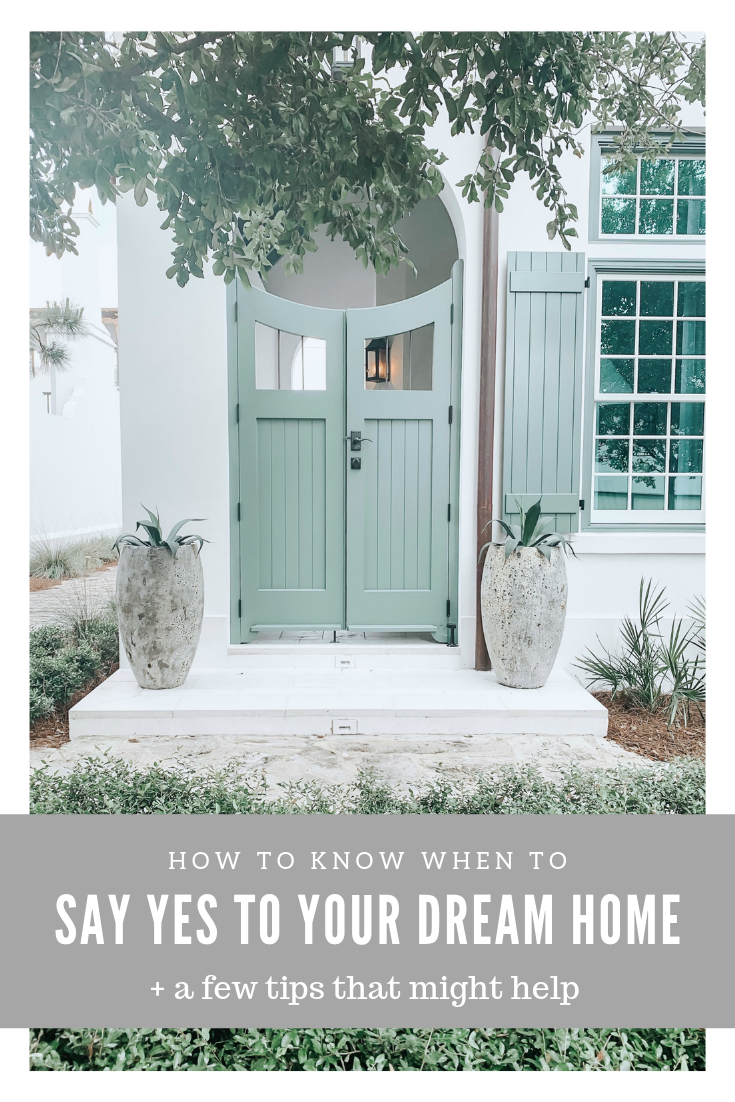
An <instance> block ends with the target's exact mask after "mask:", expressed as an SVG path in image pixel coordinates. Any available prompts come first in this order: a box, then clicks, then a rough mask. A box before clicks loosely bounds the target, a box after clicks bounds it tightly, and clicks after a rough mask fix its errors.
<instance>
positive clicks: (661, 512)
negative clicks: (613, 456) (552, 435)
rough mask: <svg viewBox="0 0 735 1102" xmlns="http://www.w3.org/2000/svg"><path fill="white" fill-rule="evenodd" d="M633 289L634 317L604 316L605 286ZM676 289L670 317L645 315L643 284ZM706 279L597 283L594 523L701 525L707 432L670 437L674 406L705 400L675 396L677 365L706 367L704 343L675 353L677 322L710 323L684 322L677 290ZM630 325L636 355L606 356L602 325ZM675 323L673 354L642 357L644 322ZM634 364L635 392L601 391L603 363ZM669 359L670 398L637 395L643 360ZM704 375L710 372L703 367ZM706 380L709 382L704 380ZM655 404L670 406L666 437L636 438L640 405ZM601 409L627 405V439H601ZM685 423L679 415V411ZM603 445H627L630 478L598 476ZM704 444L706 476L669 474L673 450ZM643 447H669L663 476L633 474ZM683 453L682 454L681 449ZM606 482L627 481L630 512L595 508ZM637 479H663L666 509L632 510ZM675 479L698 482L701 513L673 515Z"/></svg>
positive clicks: (623, 276)
mask: <svg viewBox="0 0 735 1102" xmlns="http://www.w3.org/2000/svg"><path fill="white" fill-rule="evenodd" d="M612 282H618V283H626V282H627V283H634V284H635V312H634V314H617V315H614V314H603V312H602V305H603V297H604V291H605V287H604V285H605V284H606V283H612ZM653 282H661V283H673V284H674V295H673V304H672V313H671V314H670V315H669V314H666V315H662V314H659V315H651V314H642V313H641V284H642V283H653ZM704 282H705V278H704V275H700V274H697V275H691V276H684V275H675V274H672V273H668V272H660V273H655V272H651V273H649V272H640V271H631V272H617V273H614V274H613V273H610V274H605V275H601V276H600V278H599V280H598V292H597V328H596V348H595V380H594V402H593V423H592V486H591V501H590V506H591V518H592V519H593V520H594V519H595V518H597V519H598V520H603V521H607V522H608V523H609V522H610V521H612V520H613V519H614V520H615V521H616V522H622V521H627V522H634V523H636V522H637V523H658V524H671V523H672V522H674V521H678V522H679V523H686V522H689V523H692V522H696V521H698V520H700V519H701V518H702V517H703V514H704V475H705V472H704V431H703V432H702V435H701V436H698V435H693V434H689V435H683V434H681V433H675V434H672V432H671V425H672V407H673V406H674V405H677V406H681V405H686V404H688V403H691V404H694V405H703V404H704V403H705V400H706V386H705V390H704V392H702V393H699V394H695V393H684V392H677V391H676V390H675V389H674V388H675V386H676V376H677V361H681V362H683V361H685V360H686V361H695V360H701V361H704V362H705V365H706V343H705V352H704V353H696V354H695V353H691V354H684V353H677V351H676V349H677V323H678V322H679V321H701V322H705V323H706V306H705V314H703V315H700V316H686V317H684V318H682V317H680V315H679V313H678V310H679V287H680V286H681V285H682V284H687V283H704ZM613 320H621V321H629V322H633V324H634V327H635V329H634V352H633V353H628V354H618V355H617V356H616V354H615V353H612V354H609V353H605V354H604V355H603V353H602V339H601V338H602V323H603V322H604V321H613ZM656 320H659V321H664V320H665V321H671V323H672V334H671V352H667V353H661V354H649V353H644V354H643V355H641V354H640V326H639V322H640V321H656ZM633 357H635V358H634V379H633V384H634V390H633V391H632V392H630V391H620V392H610V391H602V390H601V388H600V369H601V361H602V360H603V359H608V360H615V359H618V360H626V359H628V360H629V359H631V358H633ZM669 358H670V359H671V374H670V388H671V389H670V390H669V391H668V392H662V391H659V392H650V393H645V392H644V393H639V392H638V380H639V362H640V359H644V360H661V361H663V360H667V359H669ZM705 370H706V366H705ZM705 378H706V376H705ZM653 403H665V404H666V433H665V435H658V436H655V435H651V434H645V435H644V434H636V432H635V406H636V405H642V404H653ZM601 405H627V406H628V431H627V433H620V434H619V435H618V434H612V433H610V434H602V435H601V434H599V433H598V409H599V407H600V406H601ZM680 417H681V411H680ZM600 440H618V441H622V440H627V442H628V467H627V471H626V472H614V471H611V472H599V471H598V470H597V457H598V441H600ZM689 440H691V441H693V442H698V441H702V470H701V471H699V472H684V473H682V472H680V471H672V470H671V469H670V468H671V451H672V448H671V445H672V442H676V441H689ZM644 441H652V442H654V441H657V442H663V443H664V444H665V454H664V470H663V471H661V472H658V471H652V472H648V473H644V472H639V471H634V470H633V451H634V447H635V444H636V443H637V442H644ZM679 450H680V451H681V449H679ZM600 477H602V478H606V479H622V478H625V479H627V502H626V505H627V508H626V509H599V508H596V507H595V500H596V493H597V492H598V491H597V485H598V483H597V480H598V478H600ZM635 478H660V479H662V480H663V498H664V500H663V508H659V509H651V510H644V509H640V508H639V509H633V507H632V505H633V493H634V489H633V479H635ZM676 478H696V479H699V480H700V485H699V490H700V495H699V496H700V508H699V509H692V510H689V509H672V508H669V495H670V493H671V483H670V479H676Z"/></svg>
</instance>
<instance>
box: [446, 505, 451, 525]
mask: <svg viewBox="0 0 735 1102" xmlns="http://www.w3.org/2000/svg"><path fill="white" fill-rule="evenodd" d="M451 519H452V505H451V502H450V504H449V505H447V524H449V522H450V520H451Z"/></svg>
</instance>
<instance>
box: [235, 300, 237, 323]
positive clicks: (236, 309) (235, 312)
mask: <svg viewBox="0 0 735 1102" xmlns="http://www.w3.org/2000/svg"><path fill="white" fill-rule="evenodd" d="M235 321H237V299H235Z"/></svg>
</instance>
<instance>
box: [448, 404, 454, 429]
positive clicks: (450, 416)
mask: <svg viewBox="0 0 735 1102" xmlns="http://www.w3.org/2000/svg"><path fill="white" fill-rule="evenodd" d="M453 414H454V409H453V407H452V406H450V407H449V424H450V425H451V423H452V416H453Z"/></svg>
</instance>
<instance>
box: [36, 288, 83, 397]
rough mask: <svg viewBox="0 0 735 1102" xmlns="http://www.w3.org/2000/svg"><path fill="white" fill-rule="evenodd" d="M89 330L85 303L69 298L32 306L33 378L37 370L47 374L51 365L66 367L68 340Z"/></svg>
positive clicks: (60, 368)
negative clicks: (80, 303)
mask: <svg viewBox="0 0 735 1102" xmlns="http://www.w3.org/2000/svg"><path fill="white" fill-rule="evenodd" d="M88 333H89V327H88V326H87V323H86V321H85V320H84V307H83V306H77V305H75V303H73V302H70V301H69V299H66V301H65V302H47V303H46V305H45V306H43V307H41V308H40V309H36V310H31V314H30V332H29V341H28V351H29V361H30V363H29V369H30V373H31V378H35V377H36V375H38V374H46V375H47V374H48V373H49V372H50V371H51V369H52V368H55V369H56V370H57V371H66V369H67V368H68V367H69V364H70V361H71V356H70V353H69V349H68V347H67V345H66V344H65V340H67V341H70V340H72V341H73V340H79V338H80V337H86V336H87V334H88ZM56 338H62V339H60V340H58V339H56Z"/></svg>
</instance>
